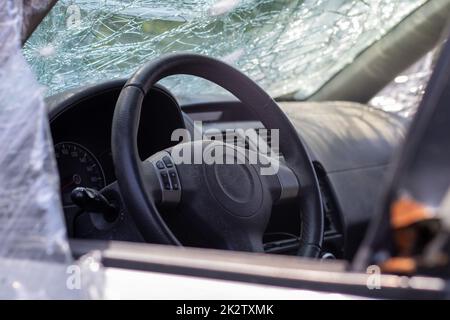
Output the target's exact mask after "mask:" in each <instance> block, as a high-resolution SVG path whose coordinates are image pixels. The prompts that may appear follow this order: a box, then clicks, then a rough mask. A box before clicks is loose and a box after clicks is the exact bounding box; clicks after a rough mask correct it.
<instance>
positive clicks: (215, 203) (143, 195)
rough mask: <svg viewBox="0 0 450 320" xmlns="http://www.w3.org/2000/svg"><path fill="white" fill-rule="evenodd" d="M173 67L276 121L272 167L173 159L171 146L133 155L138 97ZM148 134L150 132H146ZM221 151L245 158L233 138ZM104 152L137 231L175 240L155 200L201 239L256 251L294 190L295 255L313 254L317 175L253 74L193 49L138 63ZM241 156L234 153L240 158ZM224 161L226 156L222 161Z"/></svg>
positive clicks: (271, 123) (317, 247) (317, 228)
mask: <svg viewBox="0 0 450 320" xmlns="http://www.w3.org/2000/svg"><path fill="white" fill-rule="evenodd" d="M177 74H185V75H192V76H198V77H201V78H204V79H206V80H209V81H211V82H213V83H215V84H217V85H219V86H221V87H222V88H224V89H226V90H228V91H229V92H230V93H232V94H233V95H234V96H236V97H237V98H238V99H240V100H241V102H242V103H243V105H244V106H245V107H247V108H249V109H251V111H252V112H253V113H254V114H255V115H256V116H257V117H258V120H260V121H261V122H262V124H263V125H264V126H265V127H266V128H267V129H279V141H280V152H281V153H282V155H283V157H284V160H283V161H280V162H277V164H278V165H279V169H278V171H277V173H276V174H274V175H261V170H260V169H261V165H258V164H251V163H248V161H246V162H244V163H241V164H234V165H229V164H217V163H216V164H206V163H205V162H203V163H198V164H195V163H194V164H186V163H179V161H177V159H174V157H173V155H174V152H173V151H174V149H170V150H164V151H161V152H158V153H157V154H155V155H153V156H152V157H150V158H149V159H146V160H145V161H141V159H140V157H139V153H138V147H137V134H138V126H139V120H140V113H141V108H142V103H143V100H144V97H145V96H146V94H147V93H148V92H149V90H150V88H152V86H153V85H155V84H156V83H157V82H158V81H159V80H161V79H163V78H165V77H167V76H171V75H177ZM148 138H149V139H151V137H148ZM218 143H219V142H214V141H193V142H187V143H185V144H182V145H178V146H176V147H175V148H181V146H182V147H183V148H182V151H181V152H180V150H181V149H178V150H177V152H180V153H179V154H180V155H182V156H185V155H186V154H184V153H183V152H187V150H194V149H195V148H196V147H202V148H203V150H208V149H211V148H216V147H217V146H218ZM221 147H224V148H225V149H227V150H229V151H232V152H231V153H230V154H231V156H229V155H228V154H229V153H228V152H227V153H226V154H227V155H226V157H231V158H233V159H231V160H236V158H237V157H244V158H245V159H247V158H248V157H249V153H248V150H247V153H245V150H244V149H243V148H239V147H237V146H233V145H226V144H225V145H222V146H221ZM210 151H211V150H210ZM112 156H113V160H114V164H115V170H116V176H117V181H118V184H119V188H120V192H121V194H122V197H123V201H124V204H125V207H126V209H127V211H128V212H129V213H130V214H131V215H132V217H133V218H134V220H135V222H136V224H137V226H138V228H139V231H140V232H141V234H142V236H143V237H144V239H145V240H146V241H148V242H152V243H161V244H172V245H181V244H180V241H179V240H178V239H177V237H176V236H175V235H174V233H173V232H172V231H171V229H170V228H169V227H168V225H167V224H166V222H165V220H164V219H163V218H162V217H161V214H160V211H159V210H158V207H160V205H164V204H165V203H167V204H171V205H174V204H175V205H177V207H178V211H179V212H181V214H178V215H176V219H179V220H180V221H179V222H180V223H181V224H182V225H184V226H185V227H186V228H189V230H190V231H191V232H192V234H194V233H195V234H202V235H203V236H204V239H208V243H207V244H205V245H206V246H208V247H213V248H220V249H229V250H238V251H254V252H262V251H263V242H262V238H263V234H264V231H265V229H266V227H267V223H268V221H269V219H270V215H271V211H272V206H273V204H274V203H275V202H276V201H280V200H283V199H287V198H295V199H297V200H298V201H299V203H300V209H301V212H300V214H301V234H300V239H301V246H300V249H299V252H298V254H299V255H301V256H308V257H318V256H319V255H320V251H321V245H322V238H323V224H324V223H323V220H324V217H323V212H322V203H321V196H320V191H319V186H318V182H317V177H316V175H315V172H314V169H313V165H312V162H311V160H310V158H309V156H308V153H307V151H306V149H305V147H304V145H303V143H302V141H301V139H300V137H299V135H298V133H297V131H296V130H295V128H294V127H293V125H292V124H291V122H290V121H289V120H288V118H287V117H286V115H285V114H284V113H283V112H282V111H281V109H280V108H279V107H278V105H277V104H276V102H275V101H274V100H273V99H272V98H271V97H270V96H269V95H268V94H267V93H266V92H265V91H264V90H263V89H261V88H260V87H259V86H258V85H257V84H256V83H255V82H253V81H252V80H251V79H250V78H248V77H247V76H245V75H244V74H242V73H241V72H240V71H238V70H236V69H235V68H233V67H231V66H230V65H228V64H226V63H224V62H221V61H219V60H216V59H212V58H209V57H206V56H202V55H196V54H170V55H166V56H162V57H160V58H159V59H156V60H154V61H151V62H149V63H147V64H145V65H143V66H142V67H141V68H140V69H139V70H138V71H137V72H136V73H135V74H134V75H133V76H132V77H131V78H130V79H129V80H128V82H127V83H126V85H125V86H124V87H123V89H122V91H121V93H120V96H119V99H118V101H117V105H116V108H115V112H114V118H113V125H112ZM241 159H242V158H241ZM227 163H228V162H227Z"/></svg>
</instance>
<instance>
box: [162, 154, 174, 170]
mask: <svg viewBox="0 0 450 320" xmlns="http://www.w3.org/2000/svg"><path fill="white" fill-rule="evenodd" d="M163 161H164V163H165V165H166V167H167V168H172V167H173V162H172V160H171V159H170V158H169V157H168V156H165V157H164V158H163Z"/></svg>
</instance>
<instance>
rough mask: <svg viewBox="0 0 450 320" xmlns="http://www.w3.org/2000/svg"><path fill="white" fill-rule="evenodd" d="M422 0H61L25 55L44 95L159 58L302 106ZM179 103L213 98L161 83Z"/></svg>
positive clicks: (189, 86) (176, 83)
mask: <svg viewBox="0 0 450 320" xmlns="http://www.w3.org/2000/svg"><path fill="white" fill-rule="evenodd" d="M425 2H426V0H396V1H391V0H371V1H364V0H328V1H323V0H292V1H280V0H278V1H277V0H60V1H59V3H58V4H57V5H56V7H55V8H54V9H53V10H52V12H51V13H50V15H49V16H48V17H47V18H46V20H45V21H44V23H43V24H42V25H41V26H40V28H39V29H38V30H37V32H36V33H35V34H34V36H33V37H32V38H31V39H30V41H29V42H28V44H27V46H26V48H25V54H26V57H27V59H28V60H29V61H30V62H31V64H32V65H33V68H34V70H35V71H36V73H37V74H38V78H39V81H40V82H41V83H42V84H44V85H46V86H48V88H49V91H48V94H53V93H57V92H60V91H62V90H65V89H68V88H71V87H76V86H81V85H85V84H88V83H92V82H99V81H102V80H109V79H113V78H118V77H126V76H129V75H131V74H132V73H133V72H134V71H135V70H136V69H137V68H138V67H139V66H140V65H141V64H142V63H144V62H146V61H148V60H151V59H152V58H154V57H157V56H159V55H161V54H163V53H168V52H180V51H190V52H197V53H202V54H207V55H210V56H213V57H217V58H222V59H224V60H226V61H227V62H229V63H231V64H233V65H235V66H237V67H238V68H239V69H241V70H242V71H243V72H244V73H246V74H247V75H249V76H250V77H252V78H253V79H254V80H256V81H257V82H258V83H259V84H260V85H261V86H262V87H263V88H265V89H266V90H267V91H268V92H269V93H270V94H271V95H273V96H280V95H285V94H289V93H294V92H297V93H296V94H295V97H296V98H298V99H304V98H305V97H308V96H309V95H310V94H312V93H314V92H315V91H316V90H317V89H319V88H320V87H321V86H322V85H323V84H324V83H325V82H326V81H327V80H329V79H330V78H331V77H332V76H333V75H335V74H336V73H337V72H339V71H340V70H341V69H342V68H344V67H345V66H346V65H347V64H349V63H351V62H352V61H353V59H354V58H355V57H356V56H357V55H358V54H359V53H360V52H361V51H363V50H364V49H365V48H366V47H368V46H369V45H371V44H372V43H373V42H375V41H376V40H378V39H379V38H380V37H381V36H383V35H384V34H385V33H387V32H388V31H389V30H390V29H391V28H393V27H394V26H395V25H396V24H397V23H398V22H400V21H401V20H402V19H403V18H404V17H405V16H407V15H408V14H409V13H411V12H412V11H413V10H415V9H416V8H418V7H419V6H420V5H422V4H423V3H425ZM164 84H165V85H167V86H168V87H169V88H170V89H172V90H173V92H174V93H175V94H177V95H178V96H183V95H186V94H192V95H199V94H211V93H213V94H214V93H217V92H218V91H217V90H218V88H217V87H211V86H207V85H206V84H205V82H203V81H192V79H189V80H188V81H186V79H185V78H184V77H177V78H176V79H171V80H170V81H166V82H165V83H164Z"/></svg>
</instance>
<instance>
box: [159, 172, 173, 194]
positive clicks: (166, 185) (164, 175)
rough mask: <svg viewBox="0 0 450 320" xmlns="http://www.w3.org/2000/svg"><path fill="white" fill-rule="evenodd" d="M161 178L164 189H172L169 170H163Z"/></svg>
mask: <svg viewBox="0 0 450 320" xmlns="http://www.w3.org/2000/svg"><path fill="white" fill-rule="evenodd" d="M161 179H162V181H163V185H164V189H166V190H171V189H172V188H171V185H170V181H169V175H168V174H167V172H162V173H161Z"/></svg>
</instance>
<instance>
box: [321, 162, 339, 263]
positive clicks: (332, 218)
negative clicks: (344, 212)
mask: <svg viewBox="0 0 450 320" xmlns="http://www.w3.org/2000/svg"><path fill="white" fill-rule="evenodd" d="M314 169H315V171H316V174H317V178H318V180H319V187H320V191H321V195H322V205H323V212H324V214H325V225H324V244H323V249H324V251H328V252H331V253H333V254H334V255H335V256H336V257H337V258H341V257H342V256H343V248H344V237H343V233H342V223H341V215H340V212H339V209H338V206H337V204H336V201H335V199H334V195H333V193H332V189H331V186H330V185H329V182H328V178H327V174H326V172H325V170H324V168H323V167H322V165H321V164H320V163H318V162H314Z"/></svg>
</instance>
